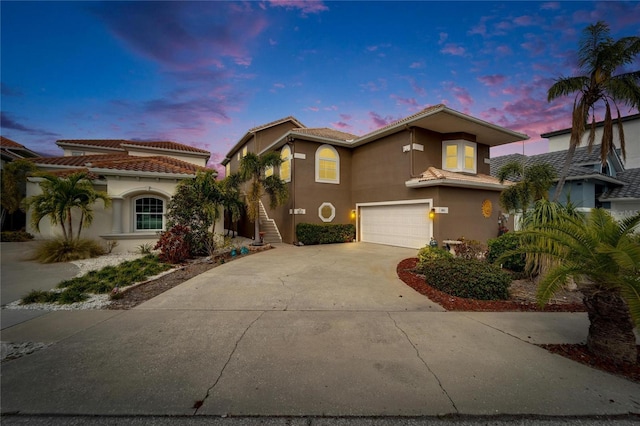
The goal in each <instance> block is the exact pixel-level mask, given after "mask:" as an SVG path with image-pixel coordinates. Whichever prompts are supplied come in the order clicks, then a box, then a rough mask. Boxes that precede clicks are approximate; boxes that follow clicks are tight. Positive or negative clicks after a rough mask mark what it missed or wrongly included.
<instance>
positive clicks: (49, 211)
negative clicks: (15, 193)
mask: <svg viewBox="0 0 640 426" xmlns="http://www.w3.org/2000/svg"><path fill="white" fill-rule="evenodd" d="M40 177H42V179H43V181H42V182H40V188H41V189H42V194H39V195H34V196H32V197H30V198H29V199H27V200H26V205H27V206H28V207H33V213H32V216H31V223H32V225H33V227H34V228H35V229H36V230H37V231H40V221H41V220H42V219H43V218H45V217H47V216H48V217H49V219H50V221H51V224H52V225H57V224H60V226H61V227H62V235H63V237H64V239H65V240H66V241H73V240H74V237H73V215H72V211H74V210H79V211H80V220H79V225H78V232H77V236H76V239H77V240H79V239H80V232H81V231H82V228H87V227H88V226H89V225H91V222H93V208H92V206H93V204H95V203H96V202H97V201H98V200H102V202H103V203H104V206H105V208H106V207H109V206H110V205H111V199H110V198H109V196H108V195H107V194H106V193H105V192H102V191H96V190H95V189H94V188H93V184H92V183H91V180H90V179H89V175H88V174H87V172H76V173H73V174H70V175H69V176H67V177H59V176H55V175H52V174H46V173H45V174H41V175H40Z"/></svg>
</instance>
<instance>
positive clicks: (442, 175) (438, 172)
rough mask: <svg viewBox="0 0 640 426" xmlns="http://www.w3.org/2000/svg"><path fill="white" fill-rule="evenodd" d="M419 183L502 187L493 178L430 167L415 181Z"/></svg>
mask: <svg viewBox="0 0 640 426" xmlns="http://www.w3.org/2000/svg"><path fill="white" fill-rule="evenodd" d="M414 180H415V181H417V182H427V181H435V180H449V181H457V182H472V183H478V184H483V183H485V184H492V185H500V181H499V180H498V179H496V178H495V177H493V176H489V175H484V174H480V173H479V174H476V175H470V174H465V173H457V172H450V171H448V170H442V169H438V168H436V167H429V168H428V169H427V170H426V171H425V172H423V173H422V174H421V175H420V177H419V178H416V179H414ZM510 184H512V182H509V181H505V182H504V184H503V185H510Z"/></svg>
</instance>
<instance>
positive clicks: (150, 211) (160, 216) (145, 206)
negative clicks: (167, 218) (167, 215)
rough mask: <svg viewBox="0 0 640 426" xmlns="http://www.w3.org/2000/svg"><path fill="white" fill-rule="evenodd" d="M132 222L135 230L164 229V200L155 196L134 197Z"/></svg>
mask: <svg viewBox="0 0 640 426" xmlns="http://www.w3.org/2000/svg"><path fill="white" fill-rule="evenodd" d="M134 214H135V217H134V223H135V230H136V231H162V230H163V229H164V200H163V199H161V198H155V197H140V198H136V199H135V210H134Z"/></svg>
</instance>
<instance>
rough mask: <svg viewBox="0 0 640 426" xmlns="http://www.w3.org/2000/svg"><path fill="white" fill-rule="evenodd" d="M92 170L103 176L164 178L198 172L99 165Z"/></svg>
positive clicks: (189, 175)
mask: <svg viewBox="0 0 640 426" xmlns="http://www.w3.org/2000/svg"><path fill="white" fill-rule="evenodd" d="M88 169H89V171H90V172H92V173H95V174H100V175H103V176H131V177H153V178H164V179H191V178H194V177H195V176H196V173H195V172H193V173H165V172H142V171H137V170H119V169H103V168H97V167H89V168H88Z"/></svg>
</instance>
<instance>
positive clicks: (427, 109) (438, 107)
mask: <svg viewBox="0 0 640 426" xmlns="http://www.w3.org/2000/svg"><path fill="white" fill-rule="evenodd" d="M445 106H446V105H444V104H437V105H432V106H430V107H427V108H425V109H423V110H422V111H418V112H416V113H415V114H413V115H410V116H408V117H404V118H401V119H400V120H396V121H394V122H392V123H389V124H387V125H386V126H382V127H380V128H378V129H376V130H374V131H373V132H370V133H368V134H367V135H370V134H372V133H379V132H382V131H384V130H385V129H389V128H391V127H395V126H397V125H398V124H401V123H405V122H409V121H411V120H413V119H414V118H417V117H420V116H421V115H423V114H426V113H428V112H432V111H435V110H438V109H441V108H444V107H445ZM367 135H364V136H363V138H364V137H366V136H367Z"/></svg>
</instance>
